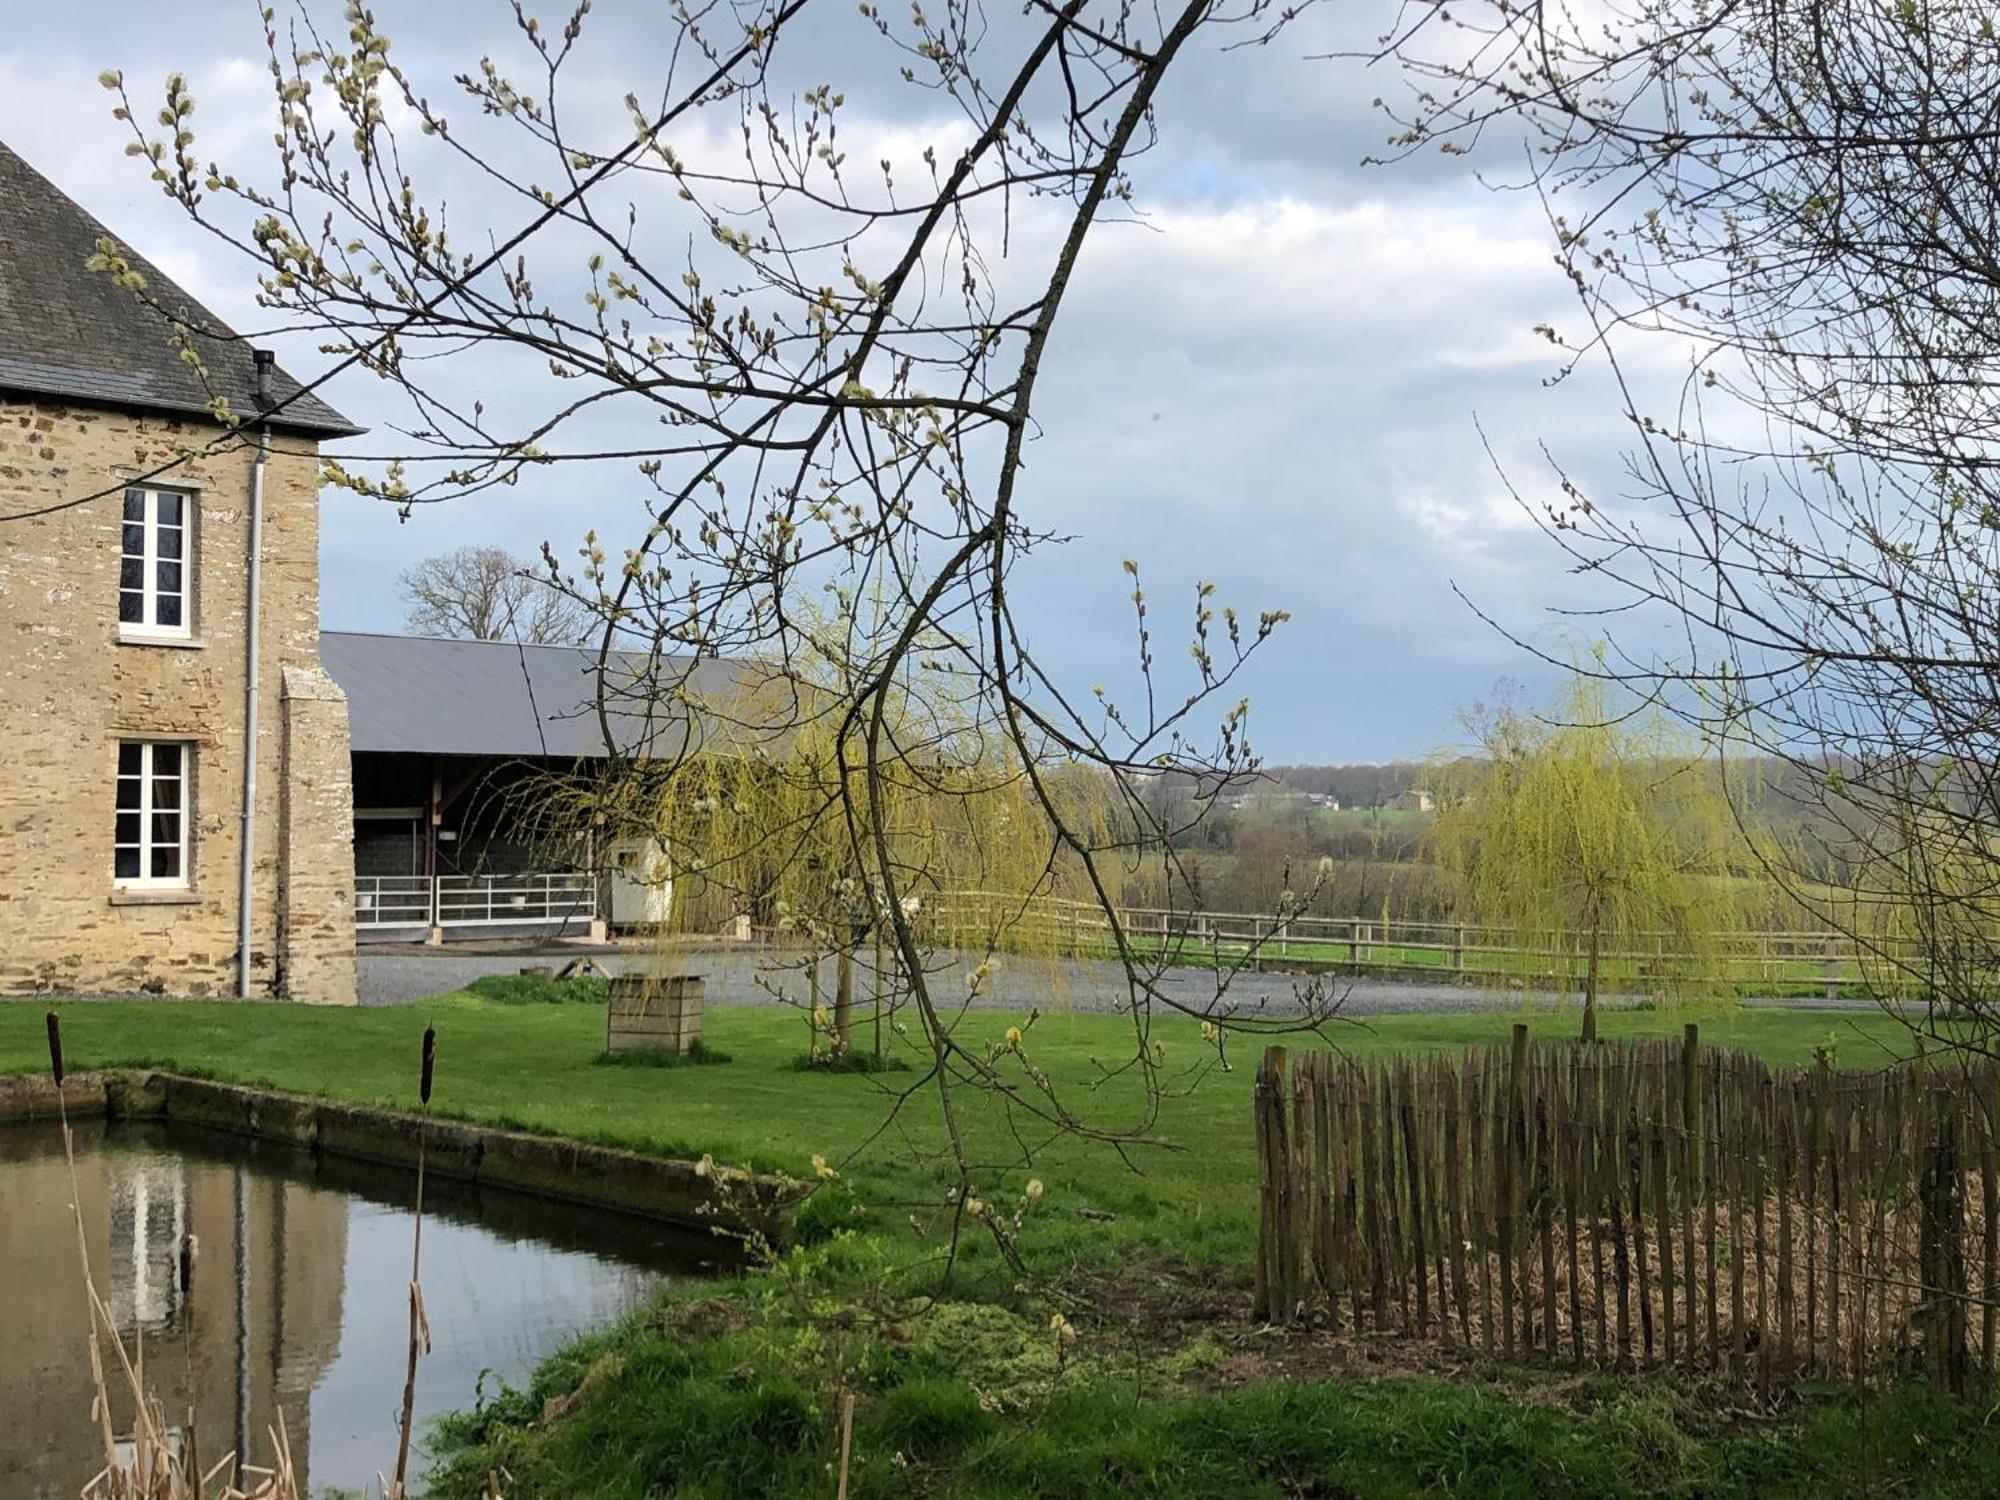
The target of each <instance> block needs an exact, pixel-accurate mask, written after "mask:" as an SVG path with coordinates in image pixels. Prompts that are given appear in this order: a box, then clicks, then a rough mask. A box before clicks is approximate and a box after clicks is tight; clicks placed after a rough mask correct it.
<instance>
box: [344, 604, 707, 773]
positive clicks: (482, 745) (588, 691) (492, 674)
mask: <svg viewBox="0 0 2000 1500" xmlns="http://www.w3.org/2000/svg"><path fill="white" fill-rule="evenodd" d="M319 659H320V663H321V665H323V666H324V667H325V668H326V670H327V671H328V672H329V673H331V674H332V676H333V679H334V681H336V682H338V683H339V684H340V686H341V688H342V689H343V690H344V691H345V692H346V694H347V716H348V729H349V734H350V736H351V739H352V745H353V748H354V750H355V751H356V752H358V753H369V752H374V753H390V754H412V755H479V756H509V757H513V756H521V757H540V756H548V757H554V758H560V759H565V760H568V759H574V758H579V757H598V756H602V755H603V754H604V753H605V750H604V735H603V731H602V729H601V727H600V726H599V724H598V719H597V712H596V709H595V707H594V704H595V702H596V695H597V679H596V676H595V671H596V666H597V650H596V648H595V647H583V646H517V645H515V644H514V643H513V642H511V641H464V640H445V639H441V638H438V637H435V636H410V635H369V634H363V633H360V632H353V631H344V630H326V631H321V632H320V638H319ZM628 660H629V665H628V666H627V668H626V672H627V675H626V677H625V680H626V681H627V682H636V681H641V680H644V678H643V677H642V674H644V673H645V671H646V668H645V665H644V663H643V662H640V661H638V660H637V659H636V658H634V659H628ZM685 665H688V658H685V657H669V658H664V659H663V660H662V663H661V665H660V669H659V672H658V674H657V677H658V679H659V680H662V681H666V682H672V681H674V680H676V674H675V668H677V667H680V666H685ZM746 680H747V679H746V678H745V676H744V674H743V673H742V672H741V670H740V669H739V668H738V667H737V666H736V665H735V664H734V663H731V662H722V661H712V660H711V661H704V662H699V663H695V664H694V665H693V672H692V675H691V677H689V679H688V681H687V686H688V689H689V691H690V692H691V693H693V694H694V695H695V696H696V698H697V700H698V701H712V702H715V703H721V702H722V701H723V700H724V699H727V698H730V697H731V696H732V695H734V694H736V693H738V691H739V689H740V688H741V686H742V684H743V683H744V682H745V681H746ZM616 696H617V684H616V680H615V679H614V685H613V697H614V700H615V699H616ZM612 727H613V732H614V733H616V734H618V736H619V738H620V741H621V743H620V748H621V750H622V751H624V752H625V753H627V754H632V753H637V752H639V751H641V750H644V751H645V752H646V753H649V754H652V755H656V756H669V755H677V754H680V753H682V752H683V751H684V750H685V749H687V748H688V747H689V744H690V733H689V717H688V715H687V712H686V710H685V709H684V708H683V709H676V710H669V711H667V712H666V713H665V714H664V715H662V716H661V717H659V718H657V719H656V720H655V722H654V723H653V724H651V725H650V726H649V725H648V724H647V723H646V722H645V720H644V719H643V718H642V717H641V716H640V714H639V713H638V712H636V711H632V710H626V709H623V708H622V705H618V704H616V703H614V711H613V718H612ZM697 732H698V733H704V734H705V733H708V732H709V731H707V730H706V729H703V730H700V731H697Z"/></svg>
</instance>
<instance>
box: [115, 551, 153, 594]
mask: <svg viewBox="0 0 2000 1500" xmlns="http://www.w3.org/2000/svg"><path fill="white" fill-rule="evenodd" d="M145 584H146V564H145V563H144V561H142V560H141V559H139V558H136V557H121V558H120V559H119V560H118V587H120V588H121V589H139V588H144V587H145Z"/></svg>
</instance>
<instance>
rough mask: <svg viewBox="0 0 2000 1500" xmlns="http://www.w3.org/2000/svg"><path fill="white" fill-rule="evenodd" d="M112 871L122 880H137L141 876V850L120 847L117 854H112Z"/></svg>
mask: <svg viewBox="0 0 2000 1500" xmlns="http://www.w3.org/2000/svg"><path fill="white" fill-rule="evenodd" d="M111 873H112V874H113V875H114V876H116V877H117V878H118V879H120V880H137V879H138V878H139V851H138V850H137V849H120V850H119V851H118V852H117V854H115V855H114V856H112V864H111Z"/></svg>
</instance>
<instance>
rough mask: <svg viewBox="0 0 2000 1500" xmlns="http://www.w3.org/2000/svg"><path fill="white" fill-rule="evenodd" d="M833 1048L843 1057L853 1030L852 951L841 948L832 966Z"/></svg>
mask: <svg viewBox="0 0 2000 1500" xmlns="http://www.w3.org/2000/svg"><path fill="white" fill-rule="evenodd" d="M833 975H834V978H833V1048H834V1051H836V1052H838V1053H840V1054H841V1055H843V1056H845V1055H846V1053H847V1039H848V1035H849V1033H850V1032H852V1031H853V1029H854V950H853V949H852V948H850V947H846V946H843V947H842V948H841V950H840V953H839V956H838V957H836V958H835V960H834V965H833Z"/></svg>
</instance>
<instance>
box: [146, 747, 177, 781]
mask: <svg viewBox="0 0 2000 1500" xmlns="http://www.w3.org/2000/svg"><path fill="white" fill-rule="evenodd" d="M153 774H154V775H155V776H178V775H180V774H181V747H180V746H179V745H155V746H153Z"/></svg>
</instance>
